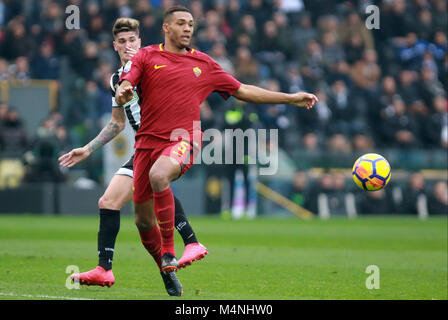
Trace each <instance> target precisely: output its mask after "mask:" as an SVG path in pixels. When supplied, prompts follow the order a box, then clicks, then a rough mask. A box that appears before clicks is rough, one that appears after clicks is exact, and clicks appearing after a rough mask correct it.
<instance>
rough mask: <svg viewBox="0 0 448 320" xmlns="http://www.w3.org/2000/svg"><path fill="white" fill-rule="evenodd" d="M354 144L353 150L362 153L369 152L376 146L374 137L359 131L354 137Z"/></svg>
mask: <svg viewBox="0 0 448 320" xmlns="http://www.w3.org/2000/svg"><path fill="white" fill-rule="evenodd" d="M352 144H353V150H355V151H358V152H362V153H369V152H370V151H371V150H373V148H374V146H375V143H374V141H373V139H372V137H370V136H368V135H364V134H361V133H358V134H356V135H355V136H354V137H353V139H352Z"/></svg>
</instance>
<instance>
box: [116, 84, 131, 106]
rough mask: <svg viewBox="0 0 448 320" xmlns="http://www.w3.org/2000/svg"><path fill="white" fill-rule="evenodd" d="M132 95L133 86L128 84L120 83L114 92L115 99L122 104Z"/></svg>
mask: <svg viewBox="0 0 448 320" xmlns="http://www.w3.org/2000/svg"><path fill="white" fill-rule="evenodd" d="M133 97H134V88H133V87H132V85H130V84H125V85H123V84H122V85H120V86H119V87H118V89H117V91H116V93H115V101H116V102H117V104H118V105H120V106H123V105H125V104H126V103H128V102H129V101H131V100H132V98H133Z"/></svg>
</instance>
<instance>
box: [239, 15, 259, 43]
mask: <svg viewBox="0 0 448 320" xmlns="http://www.w3.org/2000/svg"><path fill="white" fill-rule="evenodd" d="M259 30H260V31H261V30H262V29H259ZM257 32H258V30H257V25H256V23H255V19H254V17H253V16H251V15H248V14H246V15H244V16H242V17H241V20H240V22H239V25H238V27H237V28H236V30H235V32H234V33H233V35H234V37H233V42H234V45H233V46H234V47H235V48H236V47H238V46H239V45H242V43H241V41H245V42H248V43H246V44H245V45H247V46H248V47H249V48H251V50H255V49H256V48H258V47H259V46H258V34H257ZM242 35H245V37H247V39H245V40H242V39H241V38H240V36H242Z"/></svg>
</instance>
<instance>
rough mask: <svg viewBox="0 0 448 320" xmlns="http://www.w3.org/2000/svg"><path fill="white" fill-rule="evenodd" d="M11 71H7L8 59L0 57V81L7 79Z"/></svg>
mask: <svg viewBox="0 0 448 320" xmlns="http://www.w3.org/2000/svg"><path fill="white" fill-rule="evenodd" d="M10 78H11V73H10V71H9V65H8V61H7V60H5V59H1V58H0V81H2V80H9V79H10Z"/></svg>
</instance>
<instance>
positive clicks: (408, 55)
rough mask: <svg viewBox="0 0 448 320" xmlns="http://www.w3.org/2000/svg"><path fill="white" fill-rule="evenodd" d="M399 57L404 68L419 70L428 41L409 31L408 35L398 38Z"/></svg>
mask: <svg viewBox="0 0 448 320" xmlns="http://www.w3.org/2000/svg"><path fill="white" fill-rule="evenodd" d="M395 46H396V50H397V58H398V61H399V63H400V64H401V67H402V68H405V69H410V70H414V71H417V70H418V69H419V67H420V65H421V61H422V57H423V54H424V53H425V50H426V48H427V46H428V43H427V42H426V41H423V40H421V39H419V38H418V37H417V34H416V33H415V32H409V33H408V34H407V35H406V37H404V38H400V39H398V40H396V44H395Z"/></svg>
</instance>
